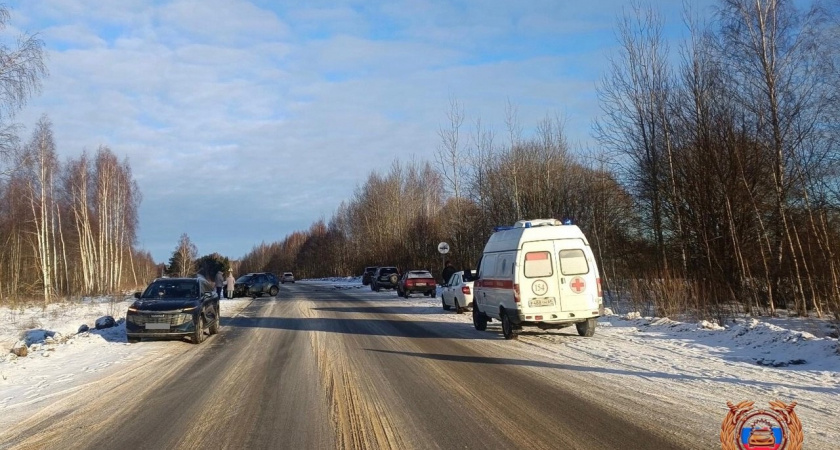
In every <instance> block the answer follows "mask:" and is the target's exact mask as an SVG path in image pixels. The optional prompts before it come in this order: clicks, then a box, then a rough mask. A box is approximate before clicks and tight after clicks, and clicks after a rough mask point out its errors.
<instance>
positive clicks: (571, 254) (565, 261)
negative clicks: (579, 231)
mask: <svg viewBox="0 0 840 450" xmlns="http://www.w3.org/2000/svg"><path fill="white" fill-rule="evenodd" d="M560 270H561V271H562V272H563V275H583V274H587V273H589V263H587V262H586V255H584V254H583V250H581V249H579V248H576V249H573V250H560Z"/></svg>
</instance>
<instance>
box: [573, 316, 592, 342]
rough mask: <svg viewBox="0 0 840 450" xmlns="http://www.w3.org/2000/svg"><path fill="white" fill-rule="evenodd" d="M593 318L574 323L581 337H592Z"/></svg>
mask: <svg viewBox="0 0 840 450" xmlns="http://www.w3.org/2000/svg"><path fill="white" fill-rule="evenodd" d="M595 322H596V321H595V318H594V317H592V318H589V319H586V322H579V323H576V324H575V327H576V328H577V331H578V334H579V335H581V336H583V337H592V336H593V335H594V334H595Z"/></svg>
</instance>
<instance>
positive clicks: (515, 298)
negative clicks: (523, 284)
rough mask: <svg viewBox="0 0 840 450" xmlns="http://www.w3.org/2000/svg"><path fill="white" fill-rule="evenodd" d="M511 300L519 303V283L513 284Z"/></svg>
mask: <svg viewBox="0 0 840 450" xmlns="http://www.w3.org/2000/svg"><path fill="white" fill-rule="evenodd" d="M513 301H514V302H516V303H519V283H516V284H514V285H513Z"/></svg>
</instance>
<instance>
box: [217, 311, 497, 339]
mask: <svg viewBox="0 0 840 450" xmlns="http://www.w3.org/2000/svg"><path fill="white" fill-rule="evenodd" d="M222 325H223V326H226V327H234V328H273V329H278V330H293V331H323V332H328V333H341V334H359V335H370V336H393V337H408V338H424V339H426V338H437V339H476V340H497V339H500V337H499V336H498V335H496V334H493V333H480V332H477V331H475V330H473V329H472V327H471V326H467V325H465V324H463V323H454V322H413V321H408V320H382V319H328V318H295V317H288V318H286V317H234V318H231V319H230V320H227V321H225V320H223V321H222Z"/></svg>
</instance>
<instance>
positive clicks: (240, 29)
mask: <svg viewBox="0 0 840 450" xmlns="http://www.w3.org/2000/svg"><path fill="white" fill-rule="evenodd" d="M711 1H712V0H703V1H700V2H699V4H700V5H701V7H702V5H708V4H710V3H711ZM650 4H652V5H654V6H655V7H657V8H659V9H661V10H662V11H663V13H664V14H665V16H666V17H667V18H668V20H669V24H670V26H671V28H672V29H674V30H678V29H681V9H682V6H681V2H678V1H667V0H658V1H653V2H651V3H650ZM627 5H629V3H628V2H625V1H620V0H590V1H587V2H579V1H561V0H545V1H543V0H540V1H524V2H511V1H509V0H488V1H454V2H440V1H429V0H418V1H385V2H368V1H359V2H341V1H330V2H326V1H282V2H279V1H269V0H254V1H242V0H176V1H140V0H121V1H117V2H102V1H89V0H27V1H11V2H9V3H7V6H8V7H9V8H10V10H11V15H12V18H11V24H10V25H11V27H10V29H9V30H7V36H8V35H9V34H8V33H16V32H19V31H27V32H30V33H32V32H38V33H40V36H41V38H42V39H43V40H44V41H45V43H46V46H47V50H48V55H49V56H48V60H47V65H48V68H49V71H50V75H49V77H48V78H46V79H45V80H44V83H43V89H42V92H41V93H40V94H38V95H37V96H36V97H35V98H34V99H33V100H32V101H31V102H30V103H29V105H28V106H27V107H26V108H25V109H24V111H22V112H21V113H20V114H19V115H18V117H17V119H18V121H19V122H21V123H22V124H23V125H24V126H25V128H24V131H23V137H24V138H25V139H28V137H29V133H30V132H31V129H32V127H33V125H34V124H35V122H36V121H37V119H38V117H40V116H41V115H42V114H47V115H48V116H49V118H50V120H51V121H52V123H53V127H54V132H55V139H56V143H57V146H58V151H59V154H60V155H62V156H63V157H65V158H68V157H75V156H77V155H79V154H80V153H81V152H82V151H83V150H85V149H87V150H88V151H90V152H93V151H95V150H96V149H97V148H98V147H99V146H100V145H107V146H108V147H110V148H111V149H112V151H114V152H115V153H116V154H117V155H119V156H121V157H127V158H128V159H129V161H130V164H131V167H132V169H133V172H134V176H135V179H136V180H137V182H138V184H139V186H140V189H141V191H142V194H143V201H142V204H141V207H140V229H139V235H138V245H139V246H140V247H142V248H144V249H146V250H149V251H150V252H151V253H152V256H153V257H154V258H155V260H157V261H159V262H161V261H166V260H168V258H169V257H170V256H171V254H172V251H173V250H174V248H175V245H176V244H177V241H178V238H179V236H180V235H181V234H182V233H187V234H189V236H190V238H191V239H192V240H193V242H194V243H195V244H196V245H197V247H198V250H199V254H200V255H205V254H209V253H212V252H219V253H221V254H223V255H226V256H229V257H231V258H239V257H241V256H243V255H244V254H245V253H247V252H248V251H249V250H250V249H251V248H252V247H253V246H255V245H258V244H259V243H260V242H274V241H279V240H281V239H283V237H285V236H286V235H287V234H289V233H291V232H292V231H295V230H301V229H306V228H308V227H309V225H310V224H311V223H312V222H314V221H316V220H318V219H319V218H322V217H323V218H329V217H330V216H331V215H332V213H333V211H335V209H336V208H337V207H338V205H339V204H340V203H341V201H343V200H347V199H349V198H350V197H351V196H352V194H353V191H354V189H355V188H356V186H357V185H358V184H360V183H361V182H363V181H364V179H365V178H366V177H367V175H368V174H369V173H370V171H371V170H387V168H388V166H389V165H390V164H391V162H392V161H394V160H395V159H397V158H398V159H399V160H401V161H408V160H409V159H411V158H414V159H417V160H430V161H433V160H434V152H435V149H436V147H437V145H438V143H439V138H438V134H437V132H438V129H439V127H440V126H441V125H442V124H443V123H444V121H445V118H446V112H447V111H448V108H449V101H450V98H452V97H454V98H456V99H457V100H458V101H459V102H460V103H461V104H462V105H463V107H464V110H465V114H466V123H465V127H466V128H465V131H467V132H468V131H469V127H470V126H471V124H472V123H473V122H474V121H475V120H476V119H479V118H480V119H481V121H482V123H483V124H484V125H485V126H490V127H492V128H494V129H495V130H496V131H497V134H498V135H500V136H501V135H503V134H504V112H505V104H506V103H507V102H508V101H510V103H511V104H513V105H514V106H516V108H517V110H518V117H519V121H520V124H521V125H522V126H523V128H524V130H525V132H526V133H527V132H529V131H530V130H531V129H533V128H534V127H535V126H536V124H537V122H538V121H539V120H540V119H542V118H544V117H546V115H550V116H555V115H559V116H562V117H563V118H564V120H565V123H566V133H567V136H568V137H569V139H570V141H571V142H572V144H573V145H574V146H575V147H577V148H586V147H589V146H591V145H593V143H592V141H591V139H590V138H589V134H590V129H591V123H592V121H593V120H594V119H595V117H596V116H597V115H598V114H599V110H598V105H597V99H596V94H595V88H596V85H597V83H598V80H599V79H600V78H601V77H602V76H603V75H604V70H605V69H606V67H607V58H608V56H609V55H610V54H611V53H612V52H614V51H615V45H616V43H615V35H614V25H615V23H616V20H617V18H618V17H619V15H620V14H621V11H622V8H625V7H627ZM675 34H676V33H675ZM674 37H676V36H674ZM672 48H673V49H676V43H675V44H674V45H673V47H672Z"/></svg>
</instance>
